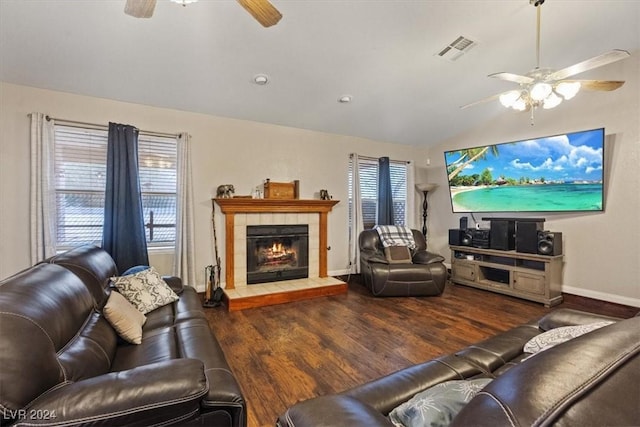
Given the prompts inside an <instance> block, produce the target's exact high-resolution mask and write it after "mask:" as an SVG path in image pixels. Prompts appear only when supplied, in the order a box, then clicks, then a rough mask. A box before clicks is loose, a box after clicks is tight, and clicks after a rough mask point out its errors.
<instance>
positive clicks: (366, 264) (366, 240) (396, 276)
mask: <svg viewBox="0 0 640 427" xmlns="http://www.w3.org/2000/svg"><path fill="white" fill-rule="evenodd" d="M411 232H412V234H413V239H414V240H415V242H416V249H415V250H413V251H412V253H411V255H412V260H411V262H409V263H400V264H391V263H389V261H388V260H387V259H386V258H385V255H384V252H383V247H382V242H381V240H380V235H379V234H378V232H377V231H375V230H364V231H363V232H361V233H360V236H359V238H358V241H359V245H360V273H361V274H362V278H363V281H364V284H365V286H367V287H368V288H369V289H370V290H371V293H372V294H373V295H374V296H378V297H398V296H403V297H407V296H415V297H417V296H433V295H440V294H442V292H443V291H444V285H445V282H446V280H447V268H446V267H445V265H444V264H443V263H442V262H443V261H444V258H443V257H442V256H440V255H438V254H434V253H432V252H428V251H427V242H426V240H425V238H424V236H423V235H422V233H421V232H420V231H418V230H411Z"/></svg>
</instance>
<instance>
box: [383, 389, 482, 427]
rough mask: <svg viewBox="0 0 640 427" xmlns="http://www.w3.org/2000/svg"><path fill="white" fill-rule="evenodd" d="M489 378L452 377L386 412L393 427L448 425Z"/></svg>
mask: <svg viewBox="0 0 640 427" xmlns="http://www.w3.org/2000/svg"><path fill="white" fill-rule="evenodd" d="M490 382H491V378H479V379H475V380H455V381H447V382H444V383H440V384H438V385H435V386H433V387H431V388H428V389H426V390H425V391H421V392H420V393H418V394H416V395H415V396H413V397H412V398H411V399H410V400H409V401H407V402H405V403H403V404H402V405H400V406H398V407H397V408H395V409H394V410H393V411H391V412H390V413H389V420H390V421H391V422H392V423H393V425H394V426H396V427H432V426H433V427H435V426H448V425H449V424H450V423H451V421H452V420H453V418H454V417H455V416H456V415H458V412H460V411H461V410H462V408H464V405H466V404H467V403H469V401H470V400H471V399H473V397H474V396H475V395H476V394H477V393H478V392H479V391H480V390H482V389H483V388H484V387H485V386H486V385H487V384H489V383H490Z"/></svg>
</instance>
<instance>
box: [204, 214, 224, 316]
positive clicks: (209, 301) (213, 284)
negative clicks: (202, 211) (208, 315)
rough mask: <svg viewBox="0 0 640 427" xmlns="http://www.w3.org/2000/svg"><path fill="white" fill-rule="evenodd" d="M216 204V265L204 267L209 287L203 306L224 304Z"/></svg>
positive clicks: (212, 220)
mask: <svg viewBox="0 0 640 427" xmlns="http://www.w3.org/2000/svg"><path fill="white" fill-rule="evenodd" d="M215 211H216V210H215V206H213V209H212V210H211V225H212V227H213V251H214V254H213V255H214V257H215V260H216V264H215V265H208V266H206V267H205V268H204V277H205V278H206V280H207V288H206V290H205V294H204V302H203V303H202V306H203V307H218V306H219V305H220V304H222V294H223V291H222V288H221V287H220V268H221V267H220V256H219V255H218V236H217V234H216V218H215Z"/></svg>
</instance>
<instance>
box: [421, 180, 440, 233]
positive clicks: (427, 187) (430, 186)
mask: <svg viewBox="0 0 640 427" xmlns="http://www.w3.org/2000/svg"><path fill="white" fill-rule="evenodd" d="M437 186H438V184H434V183H423V184H416V190H418V191H421V192H422V194H423V195H424V201H423V202H422V234H423V235H424V238H425V239H426V238H427V208H428V207H429V205H428V204H427V195H428V194H429V192H430V191H433V190H435V189H436V187H437Z"/></svg>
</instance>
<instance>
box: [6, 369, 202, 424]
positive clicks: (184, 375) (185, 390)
mask: <svg viewBox="0 0 640 427" xmlns="http://www.w3.org/2000/svg"><path fill="white" fill-rule="evenodd" d="M208 389H209V385H208V383H207V380H206V377H205V375H204V367H203V365H202V362H201V361H199V360H195V359H176V360H171V361H166V362H158V363H153V364H150V365H144V366H140V367H137V368H134V369H130V370H126V371H120V372H111V373H108V374H104V375H100V376H97V377H93V378H89V379H86V380H82V381H78V382H75V383H70V384H66V385H62V386H60V387H58V388H57V389H54V390H53V391H50V392H49V393H47V394H45V395H43V396H41V397H39V398H38V399H36V401H34V402H33V404H32V405H31V406H30V407H29V408H28V410H26V411H25V413H24V417H23V419H21V420H19V422H18V423H17V425H21V422H24V423H25V424H27V425H48V424H54V423H55V424H56V425H58V424H60V425H71V424H74V425H75V424H82V423H91V424H92V425H104V426H113V425H150V424H153V425H158V424H171V423H173V422H179V421H182V420H187V419H189V418H192V417H194V416H195V415H197V413H198V411H199V408H200V400H201V399H202V397H203V396H204V395H205V394H206V393H207V391H208ZM45 414H46V417H45Z"/></svg>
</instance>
